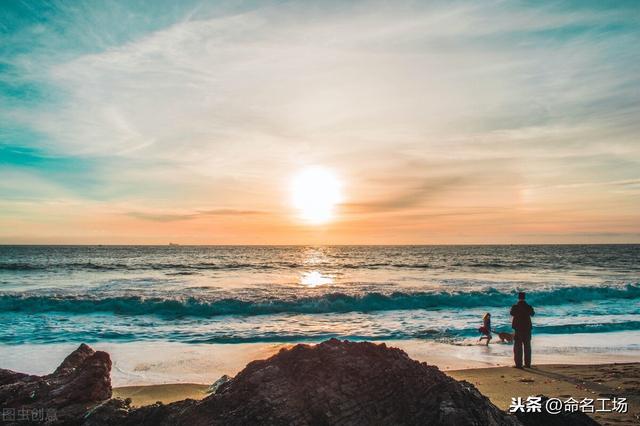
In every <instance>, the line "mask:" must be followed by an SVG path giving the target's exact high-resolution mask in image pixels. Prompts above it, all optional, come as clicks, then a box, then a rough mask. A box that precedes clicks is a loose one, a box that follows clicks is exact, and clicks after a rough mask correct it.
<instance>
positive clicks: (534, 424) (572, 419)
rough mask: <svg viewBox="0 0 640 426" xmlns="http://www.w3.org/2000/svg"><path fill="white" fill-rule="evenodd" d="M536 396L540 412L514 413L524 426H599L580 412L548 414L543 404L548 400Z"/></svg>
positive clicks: (544, 397)
mask: <svg viewBox="0 0 640 426" xmlns="http://www.w3.org/2000/svg"><path fill="white" fill-rule="evenodd" d="M538 396H539V397H541V403H542V404H541V405H542V411H541V412H540V413H523V412H521V411H518V412H517V413H516V417H518V420H520V422H521V423H522V424H523V425H524V426H539V425H545V426H565V425H571V426H599V424H600V423H598V422H596V421H595V420H593V419H592V418H591V417H589V416H587V415H586V414H585V413H583V412H580V411H575V412H573V413H571V412H566V411H563V412H561V413H557V414H555V413H554V414H552V413H549V412H548V411H547V410H546V408H545V403H546V402H547V400H548V399H549V398H547V397H546V396H544V395H538Z"/></svg>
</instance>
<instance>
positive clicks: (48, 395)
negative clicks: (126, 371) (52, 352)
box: [0, 344, 111, 425]
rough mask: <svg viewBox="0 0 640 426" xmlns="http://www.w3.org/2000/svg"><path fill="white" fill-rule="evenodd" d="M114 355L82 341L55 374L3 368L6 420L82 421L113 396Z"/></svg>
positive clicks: (0, 401)
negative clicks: (112, 358) (87, 414)
mask: <svg viewBox="0 0 640 426" xmlns="http://www.w3.org/2000/svg"><path fill="white" fill-rule="evenodd" d="M110 372H111V359H110V358H109V354H107V353H106V352H96V351H94V350H93V349H91V348H90V347H89V346H87V345H85V344H82V345H80V346H79V347H78V349H76V350H75V351H73V352H72V353H71V354H70V355H69V356H68V357H67V358H65V360H64V361H63V362H62V364H60V366H59V367H58V368H57V369H56V371H55V372H53V373H52V374H48V375H46V376H32V375H28V374H22V373H16V372H13V371H10V370H2V369H0V408H1V409H3V416H4V418H3V419H2V420H3V422H2V424H3V425H5V424H7V425H9V424H20V425H24V424H28V423H29V422H30V421H33V422H34V423H39V424H42V423H43V421H44V420H47V419H48V422H47V424H68V425H73V424H81V423H82V421H83V418H84V416H85V414H86V413H87V412H88V410H89V409H91V408H92V407H93V406H95V405H96V404H97V403H99V402H102V401H105V400H108V399H109V398H111V377H110Z"/></svg>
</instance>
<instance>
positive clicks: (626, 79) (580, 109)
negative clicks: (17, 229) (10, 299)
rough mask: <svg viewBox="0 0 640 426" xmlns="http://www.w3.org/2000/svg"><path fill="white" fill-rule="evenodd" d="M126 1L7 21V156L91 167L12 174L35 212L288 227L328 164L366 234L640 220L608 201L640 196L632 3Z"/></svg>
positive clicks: (633, 206)
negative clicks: (80, 207)
mask: <svg viewBox="0 0 640 426" xmlns="http://www.w3.org/2000/svg"><path fill="white" fill-rule="evenodd" d="M134 3H135V2H134ZM134 3H132V2H111V3H105V4H97V3H95V2H83V1H79V2H73V3H69V2H51V3H48V4H47V6H46V8H45V10H44V11H43V10H41V8H40V7H36V6H39V3H33V2H30V1H25V2H20V3H16V4H17V6H11V7H9V8H7V10H8V12H7V13H6V14H3V15H2V16H0V28H1V29H2V30H3V39H4V40H6V41H7V42H6V43H5V45H6V47H3V49H2V50H0V64H1V65H0V66H1V67H2V68H0V122H1V123H2V124H0V136H1V137H2V138H3V139H4V140H3V143H4V144H5V145H7V146H11V147H13V148H15V149H14V152H22V153H25V152H26V153H29V152H36V153H45V154H46V156H47V157H50V158H58V159H81V161H82V162H83V164H84V165H85V167H84V168H79V169H78V170H77V171H75V172H74V173H72V174H70V176H71V178H67V175H64V176H63V178H59V176H61V172H60V171H59V170H46V168H47V167H49V168H53V166H63V165H64V164H65V163H63V162H61V161H57V162H56V161H49V160H47V161H41V162H40V163H38V164H36V163H33V164H32V166H30V167H29V168H26V167H21V169H20V173H28V174H30V175H31V177H32V179H29V182H31V184H30V185H29V194H30V197H31V196H34V194H38V193H40V194H44V195H41V196H42V197H43V198H46V194H47V192H48V191H50V190H51V181H54V182H55V183H56V185H57V187H56V194H57V193H58V192H60V193H63V194H65V195H68V194H69V193H71V194H73V196H74V197H75V199H76V201H82V200H89V199H92V197H93V198H101V199H109V200H113V201H114V202H118V203H121V204H122V205H124V207H122V208H121V209H119V211H120V212H122V211H124V212H130V213H128V215H129V216H132V217H137V218H139V219H144V220H146V221H150V222H154V221H155V222H169V221H182V220H190V219H194V218H197V217H204V216H207V215H209V216H214V215H226V216H229V217H232V216H234V215H237V216H241V215H245V214H259V213H257V212H269V213H270V214H271V213H273V214H274V215H275V214H279V215H280V217H283V216H284V213H283V212H285V211H286V209H287V206H286V198H287V194H286V189H285V188H286V187H287V185H288V179H289V176H290V175H292V174H293V173H294V172H295V171H296V170H297V169H300V168H302V167H305V166H306V165H309V164H323V165H326V166H328V167H331V168H333V169H335V170H336V172H337V173H338V174H339V175H341V176H343V178H344V180H345V187H346V188H348V189H349V191H350V198H349V199H348V200H347V202H346V204H345V205H344V206H342V207H343V210H344V211H345V212H347V213H350V214H354V216H359V217H363V218H364V217H366V215H368V214H372V215H375V214H377V213H383V212H394V214H395V213H399V214H406V215H409V214H413V215H416V217H419V215H420V214H424V215H428V214H432V213H433V212H434V211H435V210H437V209H444V210H446V209H445V207H451V209H449V210H447V211H463V210H464V209H468V211H470V212H471V211H475V210H473V208H480V209H489V210H492V211H501V209H515V208H517V207H522V208H523V209H525V208H526V209H531V210H536V211H547V212H553V211H555V210H557V209H559V208H562V207H564V203H568V204H573V205H574V206H575V208H576V209H577V210H580V209H582V210H590V209H594V210H597V209H599V206H600V205H602V202H603V200H606V201H607V202H608V203H610V204H609V205H615V206H616V208H618V209H621V210H622V211H625V212H627V211H634V210H635V211H637V210H638V209H640V205H638V200H637V199H636V198H633V195H635V192H634V191H635V188H636V187H637V185H635V184H633V183H630V184H623V183H620V184H619V185H618V184H614V183H613V182H634V181H636V180H637V179H638V178H639V176H638V173H637V172H636V170H638V167H639V166H640V145H639V144H638V143H637V135H638V133H639V132H640V122H639V121H638V120H637V117H638V116H640V94H639V93H638V91H637V90H636V89H635V88H637V87H639V86H640V74H638V73H634V72H630V70H635V69H637V68H638V66H639V65H640V51H639V50H638V49H637V48H636V46H637V45H638V44H639V43H640V25H639V24H638V22H637V19H635V16H637V13H638V6H637V5H635V4H634V3H617V4H615V5H612V4H604V3H603V4H599V3H595V4H594V3H591V4H584V3H582V2H576V3H572V2H568V3H564V2H561V3H557V2H538V3H536V4H523V3H521V2H509V1H506V2H505V1H490V2H483V3H482V4H478V3H475V2H470V1H461V2H454V3H451V2H439V1H436V2H428V3H416V2H403V1H401V2H395V3H394V4H393V5H391V4H388V3H384V2H379V1H361V2H352V3H344V2H343V3H330V2H325V3H322V4H318V5H309V4H304V3H295V2H294V3H273V2H266V3H257V4H247V3H245V4H237V3H234V2H224V1H222V2H199V1H185V2H166V3H165V2H152V3H146V5H145V6H144V8H140V5H139V4H134ZM13 9H16V11H14V10H13ZM18 9H19V10H18ZM18 12H19V13H18ZM9 123H10V127H9ZM13 148H12V149H13ZM16 150H17V151H16ZM43 155H44V154H43ZM14 160H15V158H14ZM22 160H24V161H35V160H34V159H33V158H32V159H29V158H27V157H25V156H24V155H23V157H22ZM15 161H17V160H15ZM15 161H14V162H15ZM89 166H90V167H89ZM16 167H17V165H16V164H12V165H11V166H10V168H11V169H15V168H16ZM11 173H12V174H15V173H14V172H13V171H12V172H11ZM43 176H44V177H45V178H43ZM381 176H383V177H384V176H390V178H389V181H388V182H384V181H381V179H380V177H381ZM594 176H597V178H594ZM87 182H90V183H91V185H89V186H87V184H86V183H87ZM598 182H612V183H611V184H604V183H602V184H601V183H598ZM591 183H593V185H592V184H591ZM37 185H40V191H38V190H37V188H34V187H35V186H37ZM5 187H6V185H5V186H3V187H2V188H0V190H2V191H3V192H2V193H1V194H0V195H2V196H5V197H6V196H7V194H10V195H11V197H12V198H19V195H20V194H16V192H20V191H19V189H15V188H13V189H11V190H10V191H9V190H7V189H6V188H5ZM78 188H80V189H82V190H80V191H79V190H78ZM611 188H616V189H615V190H611ZM538 189H539V190H538ZM571 190H573V191H571ZM630 195H631V196H630ZM616 197H617V198H616ZM625 197H626V198H625ZM176 205H177V206H180V208H181V209H184V211H182V210H180V211H176V210H175V207H174V206H176ZM207 205H215V206H231V207H235V206H251V209H252V210H246V211H245V210H241V209H239V210H229V211H227V210H225V209H221V210H213V211H212V212H208V213H207V212H206V211H204V210H202V211H201V210H200V207H201V206H207ZM444 205H448V206H444ZM141 206H143V207H141ZM436 207H437V209H436ZM147 209H148V211H147ZM444 210H443V211H444ZM254 211H255V212H256V213H252V212H254ZM482 211H485V210H482ZM510 211H511V210H510ZM215 212H217V213H215ZM550 214H551V213H550ZM380 216H382V215H380Z"/></svg>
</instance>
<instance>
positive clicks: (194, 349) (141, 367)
mask: <svg viewBox="0 0 640 426" xmlns="http://www.w3.org/2000/svg"><path fill="white" fill-rule="evenodd" d="M495 340H497V339H495ZM622 342H624V344H623V343H622ZM376 343H383V342H376ZM384 343H386V344H387V345H388V346H395V347H399V348H401V349H403V350H404V351H406V352H407V353H408V355H409V356H410V357H411V358H413V359H416V360H419V361H424V362H427V363H428V364H432V365H437V366H438V367H439V368H440V369H441V370H445V371H449V370H463V369H472V368H486V367H499V366H510V365H512V359H511V356H512V355H511V354H512V352H511V351H512V347H511V345H507V344H501V343H495V344H494V343H492V344H491V345H490V346H489V347H486V346H482V345H477V344H475V340H474V339H469V340H467V341H465V342H464V344H455V345H453V344H447V343H439V342H434V341H428V340H392V341H385V342H384ZM91 345H92V346H93V347H94V348H95V349H96V350H103V351H107V352H109V354H110V355H111V357H112V360H113V369H112V383H113V385H114V386H139V385H152V384H168V383H201V384H210V383H213V382H214V381H216V380H217V379H218V378H219V377H221V376H222V375H224V374H227V375H231V376H232V375H235V374H236V373H237V372H238V371H240V370H242V369H243V368H244V367H245V365H246V364H247V363H249V362H251V361H253V360H256V359H264V358H268V357H269V356H271V355H273V354H275V353H277V352H278V351H279V350H280V349H281V348H283V347H288V346H291V345H292V344H290V343H286V344H279V343H241V344H185V343H176V342H160V341H158V342H129V343H92V344H91ZM533 345H534V364H538V365H541V364H606V363H620V362H640V350H639V348H640V332H635V331H634V332H628V331H625V332H615V333H591V334H575V335H537V336H535V337H534V342H533ZM76 346H77V344H76V343H64V344H46V345H38V344H25V345H0V359H1V360H2V362H1V364H0V368H5V369H10V370H14V371H21V372H25V373H31V374H47V373H50V372H51V371H53V369H54V368H55V367H56V366H57V365H58V364H59V363H60V361H62V359H64V357H65V356H66V355H67V354H68V353H69V352H70V351H71V350H73V349H75V347H76Z"/></svg>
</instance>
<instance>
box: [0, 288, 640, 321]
mask: <svg viewBox="0 0 640 426" xmlns="http://www.w3.org/2000/svg"><path fill="white" fill-rule="evenodd" d="M527 298H528V300H529V301H530V302H531V303H532V304H533V305H534V306H535V305H537V306H541V305H563V304H572V303H580V302H590V301H603V300H625V299H627V300H628V299H637V298H640V284H637V283H636V284H627V285H625V286H618V287H560V288H553V289H547V290H539V291H532V292H529V293H528V296H527ZM515 299H516V291H515V290H513V291H509V292H503V291H498V290H496V289H488V290H486V291H469V292H413V293H406V292H394V293H389V294H383V293H377V292H372V293H366V294H359V295H351V294H345V293H327V294H323V295H318V296H306V297H296V298H293V297H292V298H275V297H274V298H269V299H265V298H261V299H255V300H254V299H243V298H232V297H229V298H220V299H205V298H196V297H182V298H178V297H177V298H161V297H144V296H117V297H116V296H114V297H96V296H91V295H83V296H71V295H40V294H29V293H26V294H25V293H20V294H18V293H5V294H0V312H23V313H43V312H64V313H69V314H91V313H96V312H105V313H114V314H120V315H159V316H166V317H187V316H193V317H214V316H221V315H245V316H251V315H268V314H281V313H300V314H325V313H334V312H335V313H344V312H354V311H356V312H375V311H390V310H413V309H439V308H473V307H501V308H504V307H507V306H510V305H511V304H513V302H514V301H515Z"/></svg>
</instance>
